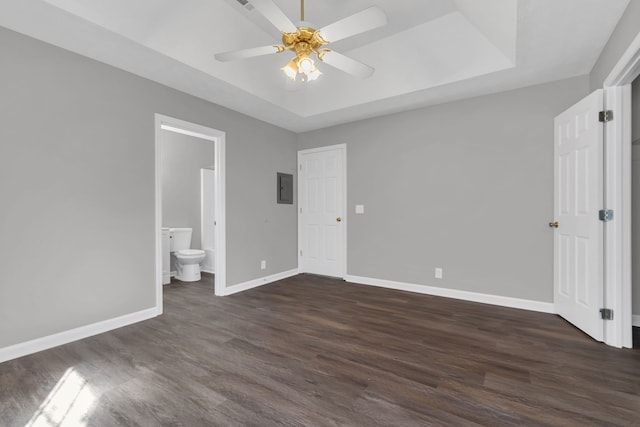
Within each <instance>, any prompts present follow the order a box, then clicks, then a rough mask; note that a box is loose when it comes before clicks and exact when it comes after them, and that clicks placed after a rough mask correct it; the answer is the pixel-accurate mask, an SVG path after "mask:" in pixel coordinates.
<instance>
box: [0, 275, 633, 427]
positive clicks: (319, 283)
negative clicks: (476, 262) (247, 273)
mask: <svg viewBox="0 0 640 427" xmlns="http://www.w3.org/2000/svg"><path fill="white" fill-rule="evenodd" d="M212 290H213V278H212V277H211V276H207V277H205V278H204V279H203V280H202V281H201V282H198V283H189V284H187V283H180V282H174V283H172V284H171V285H168V286H166V287H165V296H164V298H165V313H164V314H163V315H162V316H160V317H157V318H154V319H151V320H148V321H145V322H142V323H138V324H135V325H132V326H129V327H125V328H121V329H118V330H115V331H111V332H108V333H105V334H101V335H98V336H95V337H92V338H88V339H84V340H81V341H78V342H74V343H71V344H67V345H64V346H60V347H57V348H54V349H51V350H47V351H43V352H40V353H37V354H33V355H30V356H27V357H23V358H20V359H16V360H12V361H9V362H5V363H2V364H0V426H7V427H9V426H24V425H43V426H58V425H86V426H216V425H220V426H271V425H290V426H336V425H340V426H345V425H348V426H378V425H379V426H382V425H385V426H427V425H436V426H442V425H453V426H470V425H487V426H501V425H519V426H521V425H526V426H534V425H555V426H569V425H576V426H578V425H579V426H585V425H626V426H628V425H639V424H640V350H618V349H613V348H609V347H606V346H604V345H603V344H600V343H596V342H594V341H592V340H591V339H589V338H588V337H586V336H585V335H584V334H582V333H581V332H580V331H578V330H576V329H575V328H573V327H572V326H570V325H569V324H567V323H566V322H565V321H563V320H562V319H560V318H559V317H557V316H554V315H549V314H542V313H534V312H528V311H521V310H515V309H508V308H502V307H495V306H490V305H483V304H477V303H470V302H463V301H456V300H452V299H446V298H439V297H430V296H426V295H416V294H411V293H407V292H401V291H393V290H387V289H379V288H374V287H367V286H360V285H353V284H347V283H345V282H343V281H339V280H335V279H329V278H322V277H314V276H310V275H299V276H296V277H292V278H290V279H286V280H283V281H280V282H276V283H273V284H270V285H266V286H263V287H260V288H257V289H253V290H250V291H247V292H244V293H240V294H235V295H231V296H228V297H224V298H220V297H215V296H213V291H212Z"/></svg>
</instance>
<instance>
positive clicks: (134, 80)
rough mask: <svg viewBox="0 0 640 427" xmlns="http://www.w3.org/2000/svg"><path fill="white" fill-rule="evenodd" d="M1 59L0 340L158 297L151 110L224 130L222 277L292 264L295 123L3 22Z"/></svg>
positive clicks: (139, 306) (101, 316)
mask: <svg viewBox="0 0 640 427" xmlns="http://www.w3.org/2000/svg"><path fill="white" fill-rule="evenodd" d="M0 58H2V66H0V94H1V101H0V116H1V117H2V119H3V120H2V126H0V200H1V201H2V202H1V203H2V208H1V209H0V235H1V236H2V238H1V239H0V259H1V260H2V268H0V347H4V346H8V345H12V344H16V343H20V342H24V341H27V340H31V339H34V338H38V337H42V336H46V335H49V334H53V333H56V332H61V331H65V330H68V329H71V328H75V327H79V326H83V325H87V324H91V323H94V322H98V321H101V320H105V319H110V318H113V317H116V316H120V315H124V314H127V313H132V312H136V311H139V310H143V309H147V308H150V307H153V306H154V305H155V283H154V271H155V269H154V247H155V246H154V245H155V240H154V234H155V230H154V113H161V114H165V115H167V116H171V117H176V118H180V119H183V120H187V121H190V122H194V123H198V124H202V125H205V126H209V127H212V128H215V129H219V130H222V131H225V132H226V135H227V139H226V141H227V240H228V241H227V274H228V284H229V285H233V284H236V283H240V282H244V281H247V280H251V279H256V278H259V277H262V276H264V275H266V274H273V273H276V272H281V271H286V270H290V269H293V268H296V266H297V257H296V248H297V235H296V220H297V217H296V214H295V205H294V206H291V205H287V206H284V205H277V204H276V200H275V190H274V186H275V179H276V172H287V173H293V174H295V172H296V167H295V165H296V137H295V135H294V134H292V133H291V132H288V131H285V130H282V129H279V128H276V127H274V126H272V125H269V124H266V123H263V122H260V121H258V120H254V119H251V118H249V117H246V116H243V115H241V114H238V113H236V112H233V111H230V110H227V109H225V108H222V107H219V106H216V105H213V104H211V103H209V102H206V101H203V100H201V99H197V98H194V97H192V96H188V95H185V94H183V93H180V92H178V91H175V90H172V89H169V88H167V87H164V86H162V85H159V84H156V83H153V82H151V81H148V80H145V79H142V78H139V77H136V76H134V75H132V74H129V73H126V72H124V71H121V70H117V69H115V68H112V67H109V66H107V65H104V64H102V63H99V62H96V61H93V60H90V59H87V58H85V57H82V56H80V55H76V54H73V53H70V52H67V51H64V50H62V49H59V48H56V47H54V46H51V45H48V44H45V43H42V42H39V41H37V40H34V39H31V38H28V37H25V36H22V35H19V34H17V33H14V32H12V31H9V30H6V29H3V28H0ZM265 258H266V259H268V265H267V266H268V269H267V270H266V271H261V270H260V260H261V259H265Z"/></svg>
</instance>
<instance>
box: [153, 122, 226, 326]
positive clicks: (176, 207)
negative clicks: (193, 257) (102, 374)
mask: <svg viewBox="0 0 640 427" xmlns="http://www.w3.org/2000/svg"><path fill="white" fill-rule="evenodd" d="M155 135H156V136H155V165H156V174H155V201H156V203H155V211H156V212H155V218H156V220H155V233H156V251H155V252H156V253H155V265H156V286H157V288H156V306H157V309H158V313H159V314H160V313H162V298H163V282H166V281H167V280H166V279H167V278H168V277H167V276H168V274H169V273H168V271H167V270H169V271H172V272H175V269H176V265H175V261H176V260H175V259H173V258H174V257H172V259H171V268H169V269H168V268H167V266H168V262H167V256H166V255H167V250H166V248H167V247H168V246H167V242H168V230H167V229H168V228H173V229H174V230H185V229H188V230H191V240H190V244H189V243H187V245H189V249H195V250H197V251H202V252H203V255H204V256H203V257H202V258H203V259H202V260H201V261H200V271H202V272H205V273H213V274H215V280H214V284H215V285H214V287H213V289H212V291H213V292H214V293H215V295H223V291H224V289H225V283H226V271H225V267H226V262H225V258H226V256H225V255H226V236H225V203H224V202H225V197H224V182H225V170H224V165H225V158H224V156H225V149H224V148H225V146H224V143H225V133H224V132H222V131H219V130H216V129H212V128H208V127H205V126H201V125H197V124H195V123H190V122H186V121H183V120H179V119H175V118H172V117H167V116H163V115H160V114H156V120H155ZM165 234H167V236H164V235H165ZM163 236H164V244H163ZM163 248H164V249H163ZM163 266H164V268H163ZM163 270H165V271H164V272H163Z"/></svg>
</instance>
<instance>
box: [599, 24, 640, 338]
mask: <svg viewBox="0 0 640 427" xmlns="http://www.w3.org/2000/svg"><path fill="white" fill-rule="evenodd" d="M638 76H640V34H638V35H637V36H636V38H635V39H634V40H633V41H632V42H631V44H630V45H629V47H628V48H627V50H626V51H625V53H624V54H623V55H622V56H621V58H620V60H619V61H618V63H617V64H616V65H615V66H614V67H613V69H612V70H611V72H610V73H609V75H608V76H607V78H606V79H605V81H604V89H605V97H604V102H605V109H606V110H613V112H614V114H613V116H614V119H613V120H612V121H610V122H608V123H607V125H606V126H605V157H606V159H607V160H606V166H605V168H606V171H605V173H606V178H607V179H606V180H605V201H606V204H607V206H606V208H607V209H614V212H616V213H615V216H614V220H613V221H611V222H609V223H607V224H606V225H605V230H606V231H605V237H604V240H605V244H604V245H605V261H604V263H605V264H604V265H605V283H604V286H605V304H606V305H607V308H610V309H613V310H614V312H615V313H617V314H616V315H614V317H613V320H611V321H607V322H605V343H606V344H608V345H611V346H614V347H626V348H631V347H632V346H633V342H632V341H633V335H632V334H633V330H632V324H633V320H632V319H633V317H632V307H631V296H632V294H631V293H632V289H631V288H632V286H631V268H632V262H631V232H630V231H631V168H632V166H631V142H632V141H631V123H632V118H631V83H632V82H633V81H634V80H635V79H636V78H637V77H638Z"/></svg>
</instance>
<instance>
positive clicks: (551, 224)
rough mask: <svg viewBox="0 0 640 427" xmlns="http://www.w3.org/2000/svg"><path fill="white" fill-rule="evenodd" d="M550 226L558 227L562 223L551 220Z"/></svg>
mask: <svg viewBox="0 0 640 427" xmlns="http://www.w3.org/2000/svg"><path fill="white" fill-rule="evenodd" d="M549 227H551V228H558V227H560V224H558V221H555V222H550V223H549Z"/></svg>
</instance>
